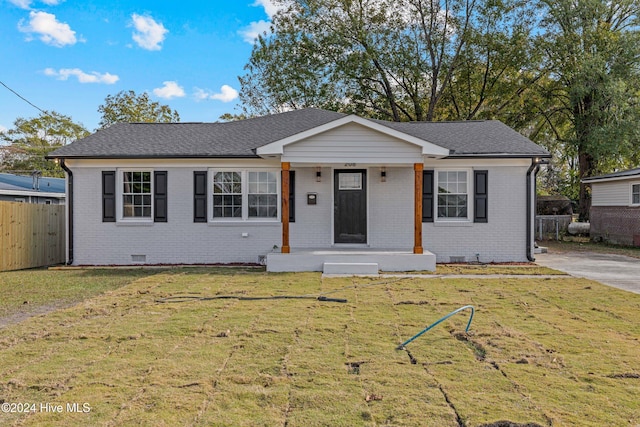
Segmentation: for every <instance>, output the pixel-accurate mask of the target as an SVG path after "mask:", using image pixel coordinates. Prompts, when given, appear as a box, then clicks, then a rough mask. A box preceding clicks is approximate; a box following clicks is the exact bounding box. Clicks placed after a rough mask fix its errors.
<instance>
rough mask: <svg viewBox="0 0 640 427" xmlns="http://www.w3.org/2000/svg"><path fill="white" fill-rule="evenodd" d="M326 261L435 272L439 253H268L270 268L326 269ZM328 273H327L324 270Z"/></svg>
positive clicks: (357, 251) (276, 270) (380, 251)
mask: <svg viewBox="0 0 640 427" xmlns="http://www.w3.org/2000/svg"><path fill="white" fill-rule="evenodd" d="M325 263H336V264H358V263H359V264H377V265H378V269H379V270H380V271H383V272H385V271H424V270H428V271H435V269H436V256H435V255H434V254H432V253H431V252H429V251H425V252H424V253H423V254H414V253H413V252H411V251H408V250H394V249H388V250H384V249H341V248H340V249H338V248H336V249H292V250H291V253H288V254H283V253H276V252H273V253H270V254H268V255H267V271H271V272H302V271H324V264H325ZM325 273H326V272H325Z"/></svg>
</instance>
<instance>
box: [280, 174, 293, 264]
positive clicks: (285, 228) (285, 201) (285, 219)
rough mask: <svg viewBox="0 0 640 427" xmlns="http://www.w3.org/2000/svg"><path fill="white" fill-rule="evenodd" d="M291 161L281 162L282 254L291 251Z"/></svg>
mask: <svg viewBox="0 0 640 427" xmlns="http://www.w3.org/2000/svg"><path fill="white" fill-rule="evenodd" d="M290 170H291V163H289V162H282V213H281V215H282V250H281V252H282V253H283V254H288V253H290V252H291V248H290V247H289V171H290Z"/></svg>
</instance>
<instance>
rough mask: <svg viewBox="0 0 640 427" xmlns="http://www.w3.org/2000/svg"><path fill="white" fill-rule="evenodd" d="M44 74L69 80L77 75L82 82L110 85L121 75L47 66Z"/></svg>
mask: <svg viewBox="0 0 640 427" xmlns="http://www.w3.org/2000/svg"><path fill="white" fill-rule="evenodd" d="M44 74H45V75H47V76H51V77H55V78H57V79H58V80H68V79H69V77H72V76H74V77H76V78H77V79H78V82H80V83H105V84H108V85H111V84H114V83H115V82H117V81H118V80H120V77H118V76H117V75H115V74H110V73H103V74H101V73H98V72H97V71H92V72H91V73H85V72H84V71H82V70H80V69H79V68H61V69H60V70H58V71H56V70H54V69H53V68H47V69H45V70H44Z"/></svg>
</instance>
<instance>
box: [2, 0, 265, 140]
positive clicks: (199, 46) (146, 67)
mask: <svg viewBox="0 0 640 427" xmlns="http://www.w3.org/2000/svg"><path fill="white" fill-rule="evenodd" d="M276 10H277V9H276V7H275V6H274V5H273V3H271V0H201V1H196V0H182V1H157V0H156V1H145V0H129V1H127V0H108V1H107V0H78V1H74V0H0V64H1V66H0V82H1V83H2V84H4V85H6V86H8V87H9V88H10V89H11V90H13V91H15V92H17V93H18V94H19V95H20V96H21V97H23V98H25V99H26V100H28V101H29V102H30V103H32V104H34V105H35V106H37V107H38V108H40V109H42V110H48V111H51V110H53V111H56V112H58V113H60V114H64V115H67V116H70V117H71V119H72V120H73V121H74V122H77V123H81V124H82V125H84V126H85V127H86V128H87V129H88V130H89V131H92V132H93V131H94V130H96V129H97V128H98V123H99V121H100V113H98V107H99V106H100V105H101V104H103V103H104V100H105V98H106V97H107V95H115V94H117V93H118V92H120V91H123V90H124V91H128V90H134V91H135V92H136V93H143V92H147V93H148V94H149V95H150V97H151V99H152V100H153V101H158V102H160V103H161V104H164V105H168V106H170V107H171V108H172V109H174V110H176V111H177V112H178V113H179V114H180V119H181V121H182V122H213V121H216V120H218V118H219V117H220V116H221V115H222V114H224V113H239V112H240V110H239V107H238V105H239V102H238V91H239V90H240V84H239V82H238V76H241V75H243V74H244V70H243V69H244V66H245V64H246V63H247V62H248V60H249V57H250V55H251V49H252V47H253V43H254V41H255V37H256V36H257V34H259V33H260V32H263V31H266V30H268V28H269V22H270V18H271V17H272V16H273V15H274V14H275V12H276ZM4 85H0V131H2V130H6V129H11V128H13V125H14V121H15V120H16V119H17V118H25V119H30V118H34V117H37V116H38V115H39V114H40V111H38V109H36V108H35V107H33V106H32V105H30V104H29V103H28V102H26V101H25V100H23V99H21V98H20V97H18V96H17V95H16V94H14V93H13V92H12V91H10V90H9V89H7V87H5V86H4Z"/></svg>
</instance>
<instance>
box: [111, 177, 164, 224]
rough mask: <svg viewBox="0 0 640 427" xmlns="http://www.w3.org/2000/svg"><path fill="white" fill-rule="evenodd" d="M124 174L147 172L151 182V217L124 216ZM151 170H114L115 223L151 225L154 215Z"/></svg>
mask: <svg viewBox="0 0 640 427" xmlns="http://www.w3.org/2000/svg"><path fill="white" fill-rule="evenodd" d="M125 172H149V174H150V180H151V215H150V216H148V217H146V216H144V217H142V216H139V217H125V216H124V173H125ZM153 172H154V170H153V169H150V168H119V169H116V221H117V222H121V223H153V214H154V211H153V209H154V200H153V199H154V194H155V192H154V188H153Z"/></svg>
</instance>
